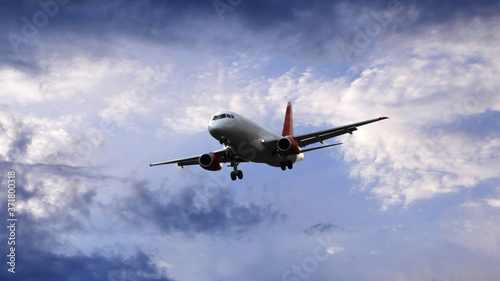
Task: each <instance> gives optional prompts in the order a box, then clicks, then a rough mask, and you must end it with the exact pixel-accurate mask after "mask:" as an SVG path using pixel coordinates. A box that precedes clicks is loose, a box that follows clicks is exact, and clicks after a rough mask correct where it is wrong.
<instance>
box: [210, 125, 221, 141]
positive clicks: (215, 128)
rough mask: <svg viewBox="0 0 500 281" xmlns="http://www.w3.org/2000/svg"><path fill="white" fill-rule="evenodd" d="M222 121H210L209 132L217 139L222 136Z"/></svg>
mask: <svg viewBox="0 0 500 281" xmlns="http://www.w3.org/2000/svg"><path fill="white" fill-rule="evenodd" d="M221 127H222V126H221V124H220V122H210V124H209V125H208V132H209V133H210V134H211V135H212V136H213V137H214V138H216V139H218V138H220V137H221V136H222V128H221Z"/></svg>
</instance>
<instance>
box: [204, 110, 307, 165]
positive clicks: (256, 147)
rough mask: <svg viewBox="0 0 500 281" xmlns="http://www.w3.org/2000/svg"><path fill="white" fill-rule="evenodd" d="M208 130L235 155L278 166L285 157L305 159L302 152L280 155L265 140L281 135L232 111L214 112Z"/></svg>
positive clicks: (298, 159) (293, 159) (274, 147)
mask: <svg viewBox="0 0 500 281" xmlns="http://www.w3.org/2000/svg"><path fill="white" fill-rule="evenodd" d="M208 131H209V133H210V135H212V136H213V137H214V138H215V139H217V140H219V141H221V142H224V143H226V145H227V146H229V147H231V148H232V151H233V152H234V153H235V154H236V155H237V156H239V157H241V158H242V159H244V160H247V161H250V162H258V163H266V164H268V165H271V166H274V167H279V166H280V163H281V162H283V161H284V160H291V161H292V162H293V163H296V162H299V161H301V160H302V159H304V155H303V154H302V153H300V154H297V155H281V154H279V153H277V152H276V148H277V147H276V146H273V147H269V145H267V146H266V145H264V143H265V142H266V140H276V139H279V138H281V137H282V136H281V135H279V134H277V133H276V132H273V131H271V130H269V129H267V128H265V127H263V126H261V125H259V124H257V123H255V122H253V121H252V120H250V119H247V118H245V117H243V116H241V115H239V114H237V113H234V112H231V111H222V112H218V113H217V114H215V115H214V117H212V119H211V120H210V123H209V124H208Z"/></svg>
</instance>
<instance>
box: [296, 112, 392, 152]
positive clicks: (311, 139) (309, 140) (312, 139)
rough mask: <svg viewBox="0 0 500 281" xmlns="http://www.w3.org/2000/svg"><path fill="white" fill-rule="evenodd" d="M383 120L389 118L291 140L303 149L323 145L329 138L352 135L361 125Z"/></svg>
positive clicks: (367, 121)
mask: <svg viewBox="0 0 500 281" xmlns="http://www.w3.org/2000/svg"><path fill="white" fill-rule="evenodd" d="M384 119H389V117H379V118H375V119H370V120H366V121H362V122H358V123H354V124H349V125H345V126H341V127H337V128H333V129H328V130H324V131H319V132H314V133H309V134H304V135H298V136H293V139H294V140H295V141H296V142H297V144H298V145H299V146H300V147H305V146H306V145H310V144H313V143H317V142H321V143H323V141H324V140H327V139H330V138H333V137H336V136H340V135H343V134H352V132H354V131H356V130H358V128H357V127H359V126H363V125H366V124H370V123H373V122H377V121H380V120H384Z"/></svg>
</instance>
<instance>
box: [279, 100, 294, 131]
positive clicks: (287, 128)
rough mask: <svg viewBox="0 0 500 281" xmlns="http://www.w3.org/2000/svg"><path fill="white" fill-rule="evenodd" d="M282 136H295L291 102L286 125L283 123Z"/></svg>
mask: <svg viewBox="0 0 500 281" xmlns="http://www.w3.org/2000/svg"><path fill="white" fill-rule="evenodd" d="M281 135H282V136H293V113H292V102H291V101H289V102H288V104H287V105H286V113H285V123H283V132H282V133H281Z"/></svg>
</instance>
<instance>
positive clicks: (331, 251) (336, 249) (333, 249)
mask: <svg viewBox="0 0 500 281" xmlns="http://www.w3.org/2000/svg"><path fill="white" fill-rule="evenodd" d="M343 250H345V248H342V247H337V246H334V247H329V248H328V249H326V252H327V253H329V254H330V255H335V254H336V253H338V252H342V251H343Z"/></svg>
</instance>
